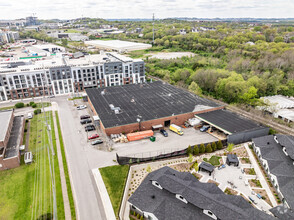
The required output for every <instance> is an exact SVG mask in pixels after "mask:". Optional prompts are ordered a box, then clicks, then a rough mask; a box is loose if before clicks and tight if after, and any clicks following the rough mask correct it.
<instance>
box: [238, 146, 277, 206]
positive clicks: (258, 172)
mask: <svg viewBox="0 0 294 220" xmlns="http://www.w3.org/2000/svg"><path fill="white" fill-rule="evenodd" d="M244 146H245V148H246V150H247V152H248V155H249V158H250V161H251V164H252V166H253V168H254V170H255V172H256V176H257V177H258V179H259V181H260V183H261V185H262V187H263V189H265V191H266V193H267V195H268V197H269V199H270V201H271V203H272V204H273V207H276V206H277V205H278V204H277V202H276V200H275V198H274V196H273V194H272V191H271V190H270V188H269V186H268V183H267V181H266V179H265V178H264V175H263V173H262V171H261V170H260V167H259V165H258V163H257V161H256V159H255V157H254V155H253V153H252V151H251V149H250V148H249V147H248V144H247V143H246V144H244Z"/></svg>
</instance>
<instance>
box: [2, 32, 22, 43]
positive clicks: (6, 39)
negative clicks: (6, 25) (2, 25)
mask: <svg viewBox="0 0 294 220" xmlns="http://www.w3.org/2000/svg"><path fill="white" fill-rule="evenodd" d="M18 39H19V33H18V32H17V31H1V30H0V44H1V43H2V44H6V43H12V42H15V41H17V40H18Z"/></svg>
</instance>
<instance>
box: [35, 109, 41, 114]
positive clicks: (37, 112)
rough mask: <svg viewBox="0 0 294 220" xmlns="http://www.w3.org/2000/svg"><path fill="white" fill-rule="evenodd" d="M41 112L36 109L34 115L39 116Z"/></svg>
mask: <svg viewBox="0 0 294 220" xmlns="http://www.w3.org/2000/svg"><path fill="white" fill-rule="evenodd" d="M41 112H42V111H41V109H39V108H37V109H36V110H35V111H34V114H35V115H37V114H40V113H41Z"/></svg>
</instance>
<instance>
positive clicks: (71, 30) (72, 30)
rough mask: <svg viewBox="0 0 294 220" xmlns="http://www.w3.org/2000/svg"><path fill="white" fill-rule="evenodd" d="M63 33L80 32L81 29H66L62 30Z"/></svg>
mask: <svg viewBox="0 0 294 220" xmlns="http://www.w3.org/2000/svg"><path fill="white" fill-rule="evenodd" d="M64 33H81V31H79V30H75V29H67V30H65V31H64Z"/></svg>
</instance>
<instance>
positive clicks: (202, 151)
mask: <svg viewBox="0 0 294 220" xmlns="http://www.w3.org/2000/svg"><path fill="white" fill-rule="evenodd" d="M199 152H200V153H205V146H204V144H201V145H200V148H199Z"/></svg>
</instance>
